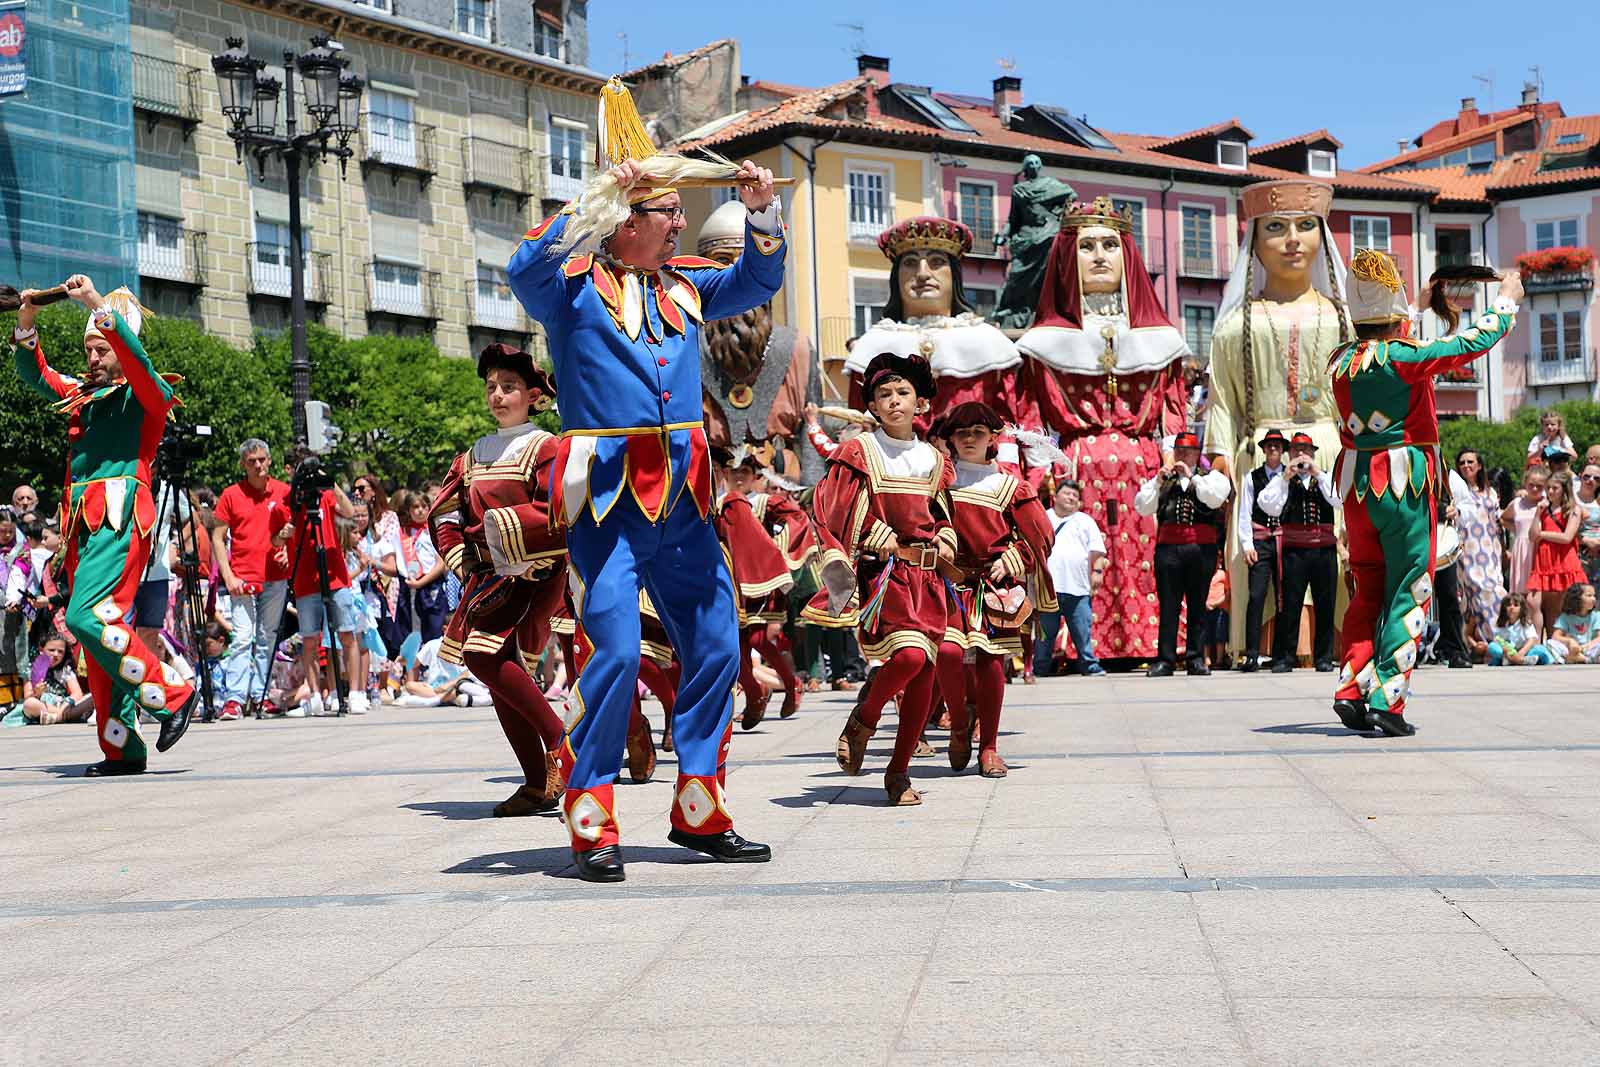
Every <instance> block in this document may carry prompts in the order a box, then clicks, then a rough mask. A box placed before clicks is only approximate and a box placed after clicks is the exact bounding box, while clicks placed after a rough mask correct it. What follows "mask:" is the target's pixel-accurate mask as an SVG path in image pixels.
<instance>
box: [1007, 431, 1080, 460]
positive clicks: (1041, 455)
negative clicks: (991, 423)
mask: <svg viewBox="0 0 1600 1067" xmlns="http://www.w3.org/2000/svg"><path fill="white" fill-rule="evenodd" d="M1004 432H1005V433H1008V434H1010V435H1011V436H1012V437H1014V438H1016V440H1017V444H1019V445H1021V446H1022V455H1023V458H1025V459H1026V460H1027V461H1028V466H1030V467H1052V466H1054V465H1055V464H1057V463H1066V462H1067V454H1066V453H1065V452H1063V451H1061V449H1060V448H1059V447H1057V445H1056V443H1055V442H1054V441H1052V440H1050V438H1049V436H1048V435H1047V434H1044V433H1041V432H1039V431H1038V430H1025V429H1023V428H1022V427H1021V426H1007V427H1006V428H1005V431H1004Z"/></svg>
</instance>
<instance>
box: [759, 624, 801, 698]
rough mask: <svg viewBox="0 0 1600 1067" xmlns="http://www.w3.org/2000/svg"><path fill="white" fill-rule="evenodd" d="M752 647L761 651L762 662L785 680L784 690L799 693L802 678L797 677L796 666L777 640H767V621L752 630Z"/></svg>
mask: <svg viewBox="0 0 1600 1067" xmlns="http://www.w3.org/2000/svg"><path fill="white" fill-rule="evenodd" d="M750 647H751V648H753V649H755V650H756V651H757V652H759V653H761V662H763V663H765V664H766V665H767V666H769V667H771V668H772V669H773V670H774V671H776V672H777V674H778V677H779V679H781V680H782V682H783V688H784V691H785V692H787V693H798V692H799V691H800V679H799V678H797V677H795V673H794V667H793V666H792V665H791V664H790V663H789V657H788V656H787V655H785V654H784V652H783V649H781V648H779V647H778V646H777V644H776V642H773V641H768V640H767V627H766V624H765V623H762V624H761V625H760V626H757V627H756V628H755V629H753V630H751V631H750Z"/></svg>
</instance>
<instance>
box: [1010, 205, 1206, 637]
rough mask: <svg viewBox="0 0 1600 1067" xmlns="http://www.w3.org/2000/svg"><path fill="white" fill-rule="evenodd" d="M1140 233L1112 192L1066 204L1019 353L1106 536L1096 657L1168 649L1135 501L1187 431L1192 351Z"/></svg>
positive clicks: (1152, 526)
mask: <svg viewBox="0 0 1600 1067" xmlns="http://www.w3.org/2000/svg"><path fill="white" fill-rule="evenodd" d="M1132 231H1133V224H1132V221H1131V219H1130V218H1129V216H1127V215H1125V214H1123V213H1122V212H1119V211H1117V210H1116V208H1115V207H1114V206H1113V205H1112V203H1111V201H1110V200H1108V199H1107V198H1105V197H1097V198H1096V199H1095V200H1094V201H1093V202H1092V203H1083V202H1078V201H1075V202H1073V203H1072V204H1069V205H1068V206H1067V209H1066V211H1065V212H1064V213H1063V216H1062V222H1061V232H1060V233H1059V234H1057V235H1056V239H1055V245H1054V246H1053V247H1052V248H1051V250H1050V263H1049V265H1048V266H1047V267H1046V269H1045V278H1044V288H1043V289H1042V290H1041V291H1040V294H1039V313H1038V317H1037V318H1035V319H1034V325H1033V326H1032V328H1030V329H1029V330H1028V332H1027V333H1025V334H1023V335H1022V338H1021V339H1020V340H1018V341H1017V348H1018V349H1019V350H1021V352H1022V353H1023V355H1024V356H1026V357H1028V373H1029V380H1030V382H1031V385H1032V391H1033V395H1034V398H1035V399H1036V400H1037V401H1038V404H1039V413H1040V416H1041V417H1042V418H1043V420H1044V424H1045V426H1046V427H1048V428H1049V429H1051V430H1054V431H1056V432H1057V433H1059V434H1060V435H1061V449H1062V451H1063V452H1065V453H1066V454H1067V457H1068V467H1069V472H1070V473H1069V477H1072V478H1075V479H1076V480H1077V481H1078V482H1079V483H1081V484H1082V486H1083V508H1084V511H1086V512H1087V513H1088V514H1089V515H1090V516H1091V517H1092V518H1093V519H1094V521H1095V522H1096V523H1097V524H1098V525H1099V527H1100V529H1101V530H1103V531H1104V532H1105V539H1106V558H1107V560H1108V561H1109V566H1108V568H1107V570H1106V574H1105V581H1104V584H1102V585H1101V586H1100V590H1099V592H1097V593H1096V594H1095V596H1094V600H1093V604H1092V608H1093V614H1094V646H1095V653H1096V654H1097V655H1099V656H1102V657H1104V656H1132V657H1137V658H1141V659H1143V658H1146V657H1150V656H1154V655H1155V654H1156V651H1157V650H1156V643H1157V642H1156V636H1157V634H1156V630H1157V624H1158V622H1159V612H1158V611H1157V607H1156V583H1155V573H1154V570H1153V569H1152V568H1153V563H1152V560H1153V558H1154V554H1155V533H1156V522H1155V519H1154V518H1153V517H1150V516H1142V515H1139V514H1138V513H1137V512H1135V511H1134V509H1133V497H1134V494H1135V493H1137V492H1138V491H1139V486H1140V485H1141V484H1143V483H1144V481H1145V480H1146V479H1148V478H1149V477H1150V476H1151V475H1152V474H1154V473H1155V472H1156V471H1157V470H1159V469H1160V468H1161V462H1162V459H1161V442H1162V438H1164V437H1167V436H1169V435H1171V434H1175V433H1177V432H1178V431H1180V430H1182V429H1184V428H1185V423H1186V420H1187V417H1188V395H1187V390H1186V389H1185V386H1184V378H1183V363H1184V359H1185V357H1187V356H1188V355H1189V346H1188V345H1187V344H1186V343H1185V342H1184V339H1183V335H1182V334H1181V333H1179V332H1178V330H1177V329H1175V328H1174V327H1173V326H1172V324H1171V323H1170V322H1168V321H1167V315H1166V312H1165V311H1163V310H1162V308H1161V301H1160V298H1159V297H1158V296H1157V295H1156V290H1155V286H1154V285H1153V284H1151V281H1150V275H1149V273H1148V272H1147V271H1146V270H1145V266H1144V260H1143V258H1142V257H1141V256H1140V254H1139V245H1138V242H1137V241H1135V240H1133V239H1132V237H1133V232H1132Z"/></svg>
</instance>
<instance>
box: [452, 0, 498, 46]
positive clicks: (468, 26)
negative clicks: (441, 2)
mask: <svg viewBox="0 0 1600 1067" xmlns="http://www.w3.org/2000/svg"><path fill="white" fill-rule="evenodd" d="M456 31H457V32H458V33H464V34H466V35H467V36H468V37H480V38H482V39H483V40H485V41H487V40H489V38H490V32H491V31H490V29H489V0H456Z"/></svg>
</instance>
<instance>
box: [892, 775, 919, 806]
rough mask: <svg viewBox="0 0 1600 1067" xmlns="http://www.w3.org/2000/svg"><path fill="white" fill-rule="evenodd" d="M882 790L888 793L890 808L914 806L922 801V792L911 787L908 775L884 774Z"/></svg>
mask: <svg viewBox="0 0 1600 1067" xmlns="http://www.w3.org/2000/svg"><path fill="white" fill-rule="evenodd" d="M883 790H884V792H886V793H888V794H889V806H890V807H891V808H914V807H916V806H917V805H918V804H921V803H922V794H921V793H919V792H917V791H916V790H915V789H912V788H911V776H910V775H906V774H886V775H884V776H883Z"/></svg>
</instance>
